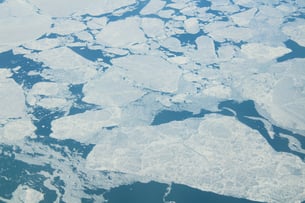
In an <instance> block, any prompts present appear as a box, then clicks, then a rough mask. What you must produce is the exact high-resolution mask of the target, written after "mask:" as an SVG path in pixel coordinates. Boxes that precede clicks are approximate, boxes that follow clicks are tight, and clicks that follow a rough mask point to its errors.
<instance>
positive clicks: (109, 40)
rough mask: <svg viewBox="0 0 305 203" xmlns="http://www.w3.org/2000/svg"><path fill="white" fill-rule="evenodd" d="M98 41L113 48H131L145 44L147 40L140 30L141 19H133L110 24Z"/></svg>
mask: <svg viewBox="0 0 305 203" xmlns="http://www.w3.org/2000/svg"><path fill="white" fill-rule="evenodd" d="M96 40H97V42H99V43H101V44H105V45H107V46H111V47H129V46H132V45H134V44H137V43H143V42H145V40H146V38H145V36H144V33H143V31H142V30H141V29H140V18H135V17H133V18H127V19H124V20H118V21H115V22H110V23H108V24H107V26H106V27H105V28H104V29H103V30H102V31H101V32H100V33H98V34H97V35H96Z"/></svg>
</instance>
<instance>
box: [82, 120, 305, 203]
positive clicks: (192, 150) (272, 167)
mask: <svg viewBox="0 0 305 203" xmlns="http://www.w3.org/2000/svg"><path fill="white" fill-rule="evenodd" d="M197 128H198V130H197ZM102 134H103V136H101V138H100V139H99V143H98V144H97V145H96V147H95V148H94V149H93V151H92V152H91V153H90V154H89V156H88V159H87V167H88V168H90V169H95V170H105V171H120V172H125V173H131V174H137V175H141V176H145V177H149V178H151V179H152V180H159V181H165V182H172V181H174V182H177V183H182V184H187V185H189V186H192V187H196V188H199V189H202V190H209V191H214V192H217V193H220V194H230V195H233V196H239V197H245V198H249V199H255V200H259V201H267V202H278V201H284V200H287V201H291V202H295V201H297V200H300V199H304V197H305V193H304V189H305V188H304V185H305V182H304V180H305V169H304V168H305V165H304V162H302V161H301V160H300V159H299V158H298V157H295V156H292V155H290V154H287V153H278V152H275V151H274V150H273V149H272V148H271V147H270V145H269V144H268V143H267V142H266V140H265V139H264V138H263V137H262V136H261V135H260V134H259V133H258V132H256V131H254V130H252V129H250V128H248V127H246V126H244V125H243V124H241V123H240V122H238V121H237V120H235V119H234V118H230V117H222V116H217V115H210V116H207V117H205V118H204V119H202V120H192V119H191V120H185V121H182V122H171V123H169V124H164V125H160V126H155V127H152V126H138V127H135V128H122V129H117V130H113V131H112V132H109V133H107V132H102ZM249 143H251V144H249ZM101 153H102V154H103V156H100V154H101ZM249 157H250V158H249ZM262 194H264V195H262Z"/></svg>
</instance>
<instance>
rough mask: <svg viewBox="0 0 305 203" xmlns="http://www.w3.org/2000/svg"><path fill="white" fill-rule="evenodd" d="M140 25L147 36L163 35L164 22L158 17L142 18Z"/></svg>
mask: <svg viewBox="0 0 305 203" xmlns="http://www.w3.org/2000/svg"><path fill="white" fill-rule="evenodd" d="M141 27H142V29H143V31H144V32H145V34H146V35H147V36H149V37H153V38H156V37H164V36H165V31H164V22H163V21H162V20H160V19H158V18H142V21H141Z"/></svg>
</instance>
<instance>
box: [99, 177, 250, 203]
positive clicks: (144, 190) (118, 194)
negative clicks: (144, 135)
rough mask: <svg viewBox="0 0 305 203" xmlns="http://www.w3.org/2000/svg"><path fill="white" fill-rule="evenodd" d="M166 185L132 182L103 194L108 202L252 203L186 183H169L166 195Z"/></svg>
mask: <svg viewBox="0 0 305 203" xmlns="http://www.w3.org/2000/svg"><path fill="white" fill-rule="evenodd" d="M167 188H168V185H167V184H163V183H158V182H149V183H139V182H136V183H133V184H131V185H124V186H120V187H117V188H113V189H111V190H110V191H107V192H106V193H105V194H104V197H105V199H106V200H107V202H108V203H122V202H124V203H164V200H165V201H174V202H176V203H254V202H256V201H251V200H247V199H240V198H234V197H230V196H225V195H219V194H216V193H212V192H205V191H201V190H198V189H194V188H191V187H188V186H186V185H181V184H175V183H173V184H172V185H171V192H170V193H169V194H167V195H166V192H167Z"/></svg>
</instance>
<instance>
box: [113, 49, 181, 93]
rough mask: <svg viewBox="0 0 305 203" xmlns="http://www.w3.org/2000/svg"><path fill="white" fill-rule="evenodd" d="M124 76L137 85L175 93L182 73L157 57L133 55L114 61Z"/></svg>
mask: <svg viewBox="0 0 305 203" xmlns="http://www.w3.org/2000/svg"><path fill="white" fill-rule="evenodd" d="M112 62H113V64H114V65H115V66H118V67H120V68H122V74H123V75H125V76H126V77H127V78H128V79H129V80H131V81H134V82H135V84H137V85H139V86H142V87H144V88H149V89H153V90H157V91H162V92H175V91H176V90H177V89H178V82H179V78H180V76H181V73H182V71H181V70H180V69H179V68H178V67H177V66H175V65H173V64H171V63H169V62H167V61H166V60H164V59H163V58H161V57H157V56H143V55H131V56H126V57H123V58H117V59H114V60H113V61H112Z"/></svg>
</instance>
